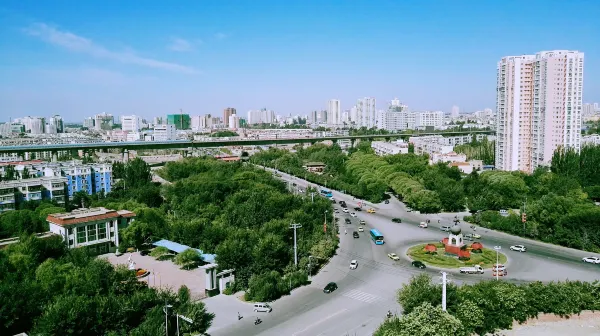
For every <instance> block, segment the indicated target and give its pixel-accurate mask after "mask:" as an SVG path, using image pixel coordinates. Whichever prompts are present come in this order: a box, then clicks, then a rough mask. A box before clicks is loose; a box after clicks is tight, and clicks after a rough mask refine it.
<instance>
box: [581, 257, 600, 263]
mask: <svg viewBox="0 0 600 336" xmlns="http://www.w3.org/2000/svg"><path fill="white" fill-rule="evenodd" d="M581 261H583V262H585V263H590V264H600V258H598V257H585V258H583V259H581Z"/></svg>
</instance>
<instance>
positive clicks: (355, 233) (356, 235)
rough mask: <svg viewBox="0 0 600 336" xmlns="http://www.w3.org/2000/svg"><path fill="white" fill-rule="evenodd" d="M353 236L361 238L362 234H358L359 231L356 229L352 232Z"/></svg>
mask: <svg viewBox="0 0 600 336" xmlns="http://www.w3.org/2000/svg"><path fill="white" fill-rule="evenodd" d="M352 237H354V238H360V236H359V235H358V232H356V231H354V232H352Z"/></svg>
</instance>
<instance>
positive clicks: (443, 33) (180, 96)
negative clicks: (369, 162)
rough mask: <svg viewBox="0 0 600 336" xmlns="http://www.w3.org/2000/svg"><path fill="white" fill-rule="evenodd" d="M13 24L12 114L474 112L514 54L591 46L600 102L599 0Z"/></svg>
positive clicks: (382, 5) (238, 6)
mask: <svg viewBox="0 0 600 336" xmlns="http://www.w3.org/2000/svg"><path fill="white" fill-rule="evenodd" d="M167 3H169V4H170V5H165V4H167ZM74 4H77V5H76V6H75V5H74ZM0 22H2V24H0V50H2V52H0V121H7V120H8V118H9V117H12V118H15V117H20V116H25V115H40V116H48V115H52V114H61V115H63V116H64V117H65V119H66V120H69V121H80V120H82V119H83V118H84V117H86V116H91V115H93V114H96V113H100V112H108V113H112V114H114V115H123V114H138V115H143V116H146V117H154V116H160V115H166V114H168V113H173V112H176V111H179V109H183V111H184V112H185V113H189V114H191V115H200V114H208V113H211V114H217V115H221V114H222V110H223V108H225V107H228V106H231V107H235V108H237V109H238V111H239V112H238V113H241V114H242V115H246V112H247V111H248V110H249V109H257V108H262V107H267V108H270V109H273V110H275V111H276V113H278V114H282V115H289V114H292V115H296V114H301V115H303V114H307V113H308V112H309V111H311V110H315V109H325V108H326V102H327V100H328V99H331V98H337V99H340V100H341V104H342V108H343V109H349V108H351V107H352V105H354V103H355V102H356V99H358V98H360V97H365V96H372V97H376V98H377V105H378V107H379V108H383V107H385V106H386V105H387V101H389V100H391V99H392V98H394V97H398V98H399V99H400V100H401V101H403V102H404V103H406V104H408V105H409V106H410V107H411V108H413V109H417V110H421V109H430V110H443V111H449V110H450V108H451V106H452V105H454V104H456V105H458V106H460V107H461V110H462V111H474V110H477V109H483V108H485V107H491V108H493V107H494V103H495V80H496V63H497V62H498V61H499V60H500V58H501V57H503V56H507V55H521V54H530V53H535V52H538V51H542V50H551V49H575V50H580V51H583V52H585V53H586V54H585V70H584V71H585V74H584V90H585V92H584V102H600V43H598V42H599V41H600V1H598V0H587V1H586V0H569V1H561V0H545V1H539V0H529V1H513V0H502V1H500V0H499V1H491V0H486V1H477V0H463V1H450V0H448V1H446V0H437V1H432V0H420V1H416V0H415V1H411V0H370V1H363V0H345V1H344V0H340V1H333V0H332V1H327V0H321V1H315V0H304V1H296V0H287V1H285V0H280V1H266V0H265V1H263V0H253V1H249V0H248V1H242V0H238V1H226V0H222V1H218V0H213V1H209V0H203V1H201V0H196V1H173V2H165V1H154V0H146V1H133V0H132V1H116V0H104V1H95V0H86V1H67V0H56V1H32V0H4V1H2V2H1V3H0Z"/></svg>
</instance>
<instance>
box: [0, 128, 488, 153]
mask: <svg viewBox="0 0 600 336" xmlns="http://www.w3.org/2000/svg"><path fill="white" fill-rule="evenodd" d="M469 134H489V135H494V134H496V132H495V131H457V132H425V133H423V132H417V133H395V134H385V135H381V134H372V135H347V136H330V137H318V138H314V137H306V138H275V139H233V140H219V139H218V138H216V139H215V140H214V141H192V140H173V141H133V142H98V143H70V144H48V145H23V146H1V147H0V154H1V153H18V154H22V153H35V152H58V151H72V150H109V149H120V150H122V151H128V150H142V149H194V148H212V147H228V146H265V145H287V144H299V143H317V142H322V141H333V142H337V141H339V140H350V141H353V142H354V141H356V140H361V139H368V140H373V139H400V138H401V139H408V138H409V137H412V136H427V135H442V136H445V137H450V136H458V135H469Z"/></svg>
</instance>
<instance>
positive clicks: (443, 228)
mask: <svg viewBox="0 0 600 336" xmlns="http://www.w3.org/2000/svg"><path fill="white" fill-rule="evenodd" d="M440 230H442V231H445V232H450V226H448V225H442V226H441V227H440Z"/></svg>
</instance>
